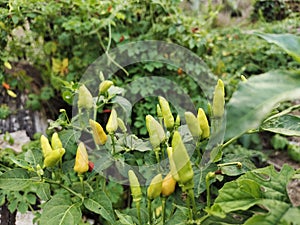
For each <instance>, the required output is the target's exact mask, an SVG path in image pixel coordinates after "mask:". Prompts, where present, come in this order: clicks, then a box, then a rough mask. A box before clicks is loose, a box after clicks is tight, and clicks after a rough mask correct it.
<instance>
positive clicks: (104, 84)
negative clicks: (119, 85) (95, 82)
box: [99, 80, 114, 94]
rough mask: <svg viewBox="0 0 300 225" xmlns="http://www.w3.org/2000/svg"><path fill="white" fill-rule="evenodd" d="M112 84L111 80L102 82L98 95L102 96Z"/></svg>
mask: <svg viewBox="0 0 300 225" xmlns="http://www.w3.org/2000/svg"><path fill="white" fill-rule="evenodd" d="M113 84H114V83H113V82H112V81H111V80H104V81H102V82H101V83H100V85H99V92H100V94H104V93H105V92H107V90H108V89H109V88H110V87H111V86H112V85H113Z"/></svg>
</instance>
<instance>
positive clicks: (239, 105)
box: [225, 70, 300, 139]
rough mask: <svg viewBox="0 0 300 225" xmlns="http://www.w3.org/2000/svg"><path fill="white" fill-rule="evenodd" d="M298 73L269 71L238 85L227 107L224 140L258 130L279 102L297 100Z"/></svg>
mask: <svg viewBox="0 0 300 225" xmlns="http://www.w3.org/2000/svg"><path fill="white" fill-rule="evenodd" d="M299 75H300V71H293V72H288V71H282V70H276V71H271V72H268V73H265V74H262V75H258V76H253V77H250V78H249V80H248V81H247V82H243V83H241V84H240V85H239V87H238V89H237V91H236V92H235V93H234V94H233V96H232V98H231V99H230V101H229V103H228V104H227V127H226V133H225V139H230V138H232V137H235V136H238V135H241V134H243V133H245V132H247V131H249V130H251V129H256V128H258V127H259V125H260V124H261V122H262V121H263V119H264V118H265V117H266V116H267V114H268V113H269V112H270V111H271V110H272V109H273V108H274V107H275V106H276V105H277V104H278V103H280V102H282V101H286V100H293V99H296V98H299V97H300V76H299Z"/></svg>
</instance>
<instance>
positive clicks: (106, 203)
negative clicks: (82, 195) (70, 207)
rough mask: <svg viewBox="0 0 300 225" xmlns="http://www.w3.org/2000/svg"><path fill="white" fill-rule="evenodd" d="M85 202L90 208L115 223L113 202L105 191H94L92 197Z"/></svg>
mask: <svg viewBox="0 0 300 225" xmlns="http://www.w3.org/2000/svg"><path fill="white" fill-rule="evenodd" d="M83 204H84V206H85V207H86V208H87V209H88V210H90V211H92V212H94V213H97V214H99V215H101V216H102V217H103V218H104V219H105V220H107V221H108V222H109V223H111V224H114V223H115V218H114V217H113V208H112V204H111V201H110V200H109V198H108V197H107V196H106V194H105V192H100V191H98V192H94V193H93V194H92V196H91V197H90V198H87V199H85V200H84V203H83Z"/></svg>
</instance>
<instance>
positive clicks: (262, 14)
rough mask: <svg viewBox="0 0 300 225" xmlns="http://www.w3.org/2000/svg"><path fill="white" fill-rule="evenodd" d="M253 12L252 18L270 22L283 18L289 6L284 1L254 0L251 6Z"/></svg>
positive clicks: (287, 13) (288, 11) (287, 12)
mask: <svg viewBox="0 0 300 225" xmlns="http://www.w3.org/2000/svg"><path fill="white" fill-rule="evenodd" d="M253 8H254V9H253V12H252V15H251V18H252V20H258V19H261V20H265V21H267V22H272V21H274V20H283V19H284V18H286V17H287V16H288V15H289V13H290V10H289V7H288V5H287V3H285V1H282V0H275V1H264V0H256V1H255V3H254V6H253Z"/></svg>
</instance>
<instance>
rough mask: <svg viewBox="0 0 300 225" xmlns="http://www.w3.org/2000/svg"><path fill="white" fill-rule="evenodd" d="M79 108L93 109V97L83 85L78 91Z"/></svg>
mask: <svg viewBox="0 0 300 225" xmlns="http://www.w3.org/2000/svg"><path fill="white" fill-rule="evenodd" d="M77 104H78V108H85V109H91V108H92V107H93V96H92V94H91V93H90V91H89V90H88V89H87V88H86V86H85V85H84V84H83V85H81V86H80V87H79V89H78V102H77Z"/></svg>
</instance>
